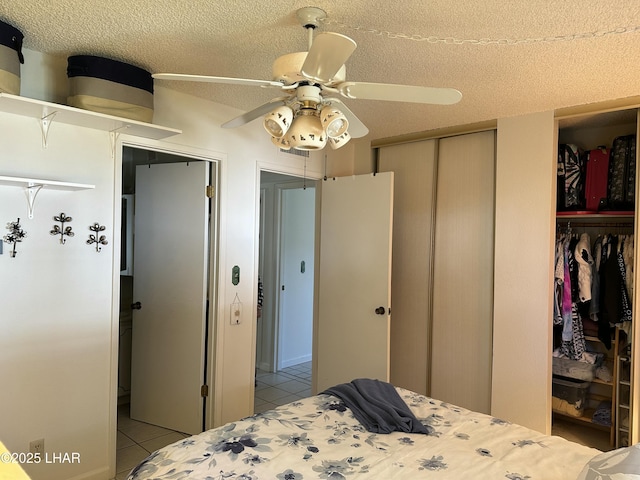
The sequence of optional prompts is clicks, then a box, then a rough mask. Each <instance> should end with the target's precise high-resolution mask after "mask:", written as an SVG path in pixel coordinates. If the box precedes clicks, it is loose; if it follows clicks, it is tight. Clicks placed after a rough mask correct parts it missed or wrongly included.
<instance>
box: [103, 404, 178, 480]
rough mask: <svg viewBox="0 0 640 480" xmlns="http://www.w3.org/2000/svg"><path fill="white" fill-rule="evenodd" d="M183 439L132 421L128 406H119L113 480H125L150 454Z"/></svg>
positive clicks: (174, 434) (170, 432) (174, 433)
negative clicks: (114, 475) (114, 476)
mask: <svg viewBox="0 0 640 480" xmlns="http://www.w3.org/2000/svg"><path fill="white" fill-rule="evenodd" d="M185 437H188V435H186V434H184V433H180V432H174V431H173V430H168V429H166V428H162V427H158V426H156V425H151V424H148V423H144V422H139V421H137V420H132V419H131V417H130V416H129V404H126V405H120V406H119V407H118V439H117V451H116V478H115V480H125V479H126V478H127V475H128V474H129V471H130V470H131V469H132V468H133V467H135V466H136V465H137V464H138V463H139V462H141V461H142V460H144V459H145V458H146V457H147V456H148V455H149V454H150V453H151V452H153V451H155V450H157V449H159V448H162V447H164V446H166V445H169V444H170V443H173V442H177V441H178V440H181V439H183V438H185Z"/></svg>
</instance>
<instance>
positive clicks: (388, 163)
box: [378, 140, 437, 394]
mask: <svg viewBox="0 0 640 480" xmlns="http://www.w3.org/2000/svg"><path fill="white" fill-rule="evenodd" d="M436 151H437V140H425V141H422V142H412V143H405V144H401V145H391V146H388V147H381V148H380V150H379V155H378V169H379V171H380V172H393V174H394V184H395V188H394V196H393V255H392V257H393V267H392V273H391V278H392V282H391V302H392V304H393V321H392V322H391V375H390V377H391V383H393V384H394V385H397V386H399V387H404V388H408V389H409V390H412V391H414V392H418V393H422V394H427V393H428V392H429V375H428V370H427V366H428V365H429V362H430V360H429V359H430V353H431V352H430V350H429V345H430V343H431V342H430V337H429V335H430V313H431V295H429V294H428V292H431V285H432V283H431V266H432V258H433V215H434V208H435V178H436Z"/></svg>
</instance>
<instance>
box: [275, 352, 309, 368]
mask: <svg viewBox="0 0 640 480" xmlns="http://www.w3.org/2000/svg"><path fill="white" fill-rule="evenodd" d="M311 358H312V357H311V354H309V355H303V356H301V357H296V358H290V359H288V360H283V361H282V366H281V367H280V369H283V368H287V367H293V366H294V365H299V364H301V363H306V362H310V361H311Z"/></svg>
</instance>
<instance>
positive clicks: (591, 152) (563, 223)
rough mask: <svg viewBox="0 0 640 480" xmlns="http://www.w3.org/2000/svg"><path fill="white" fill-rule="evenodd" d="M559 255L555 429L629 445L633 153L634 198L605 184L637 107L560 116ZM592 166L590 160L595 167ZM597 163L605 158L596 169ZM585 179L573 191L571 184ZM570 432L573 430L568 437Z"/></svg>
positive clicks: (595, 442)
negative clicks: (616, 149)
mask: <svg viewBox="0 0 640 480" xmlns="http://www.w3.org/2000/svg"><path fill="white" fill-rule="evenodd" d="M557 126H558V137H557V143H558V157H559V160H558V177H557V180H558V181H557V187H558V188H557V196H556V200H557V201H556V206H557V213H556V239H555V245H554V247H555V256H554V267H555V269H554V279H553V290H554V302H553V303H554V307H553V308H554V311H553V315H552V318H553V358H552V371H553V379H552V402H551V404H552V421H553V429H554V433H556V434H559V435H564V436H571V437H572V439H574V440H575V439H576V438H575V437H577V438H578V439H579V440H580V441H582V442H583V443H587V444H591V446H594V447H596V448H600V449H608V448H609V449H611V448H617V447H622V446H626V445H628V444H629V443H630V438H631V434H630V430H631V408H632V405H631V398H632V393H631V392H632V391H633V387H632V374H631V365H632V356H633V355H634V353H635V352H634V351H633V348H632V342H631V339H632V338H633V323H634V320H633V305H634V304H635V294H634V290H635V289H634V285H633V283H634V269H635V257H636V249H635V225H636V221H635V216H636V212H635V210H636V207H635V185H636V183H637V180H636V168H635V163H636V162H635V157H636V152H635V147H634V146H632V145H633V144H631V143H629V144H626V150H627V153H628V155H630V158H631V159H632V161H631V162H630V163H629V162H627V163H626V164H624V165H625V167H624V168H625V171H624V172H623V176H624V178H627V179H629V181H628V182H627V184H626V185H624V188H625V189H626V190H628V195H627V197H628V198H631V199H633V201H629V202H626V203H625V202H618V201H614V200H615V199H614V198H613V197H615V192H614V193H612V192H611V189H610V188H607V184H608V182H607V179H606V177H607V176H608V175H609V173H608V172H609V171H610V170H613V169H614V168H617V167H614V166H613V165H614V163H615V164H616V165H617V163H616V162H618V159H616V160H614V155H612V153H611V152H612V149H614V142H615V145H617V144H618V143H619V142H618V141H616V140H615V139H617V138H620V137H626V138H627V139H631V138H632V139H633V141H634V142H635V138H636V135H637V128H638V122H637V110H636V109H628V110H617V111H611V112H603V113H597V114H589V115H577V116H571V117H565V118H558V120H557ZM589 162H591V163H590V164H589ZM595 162H604V163H601V164H599V165H600V166H598V165H597V164H596V163H595ZM576 177H577V178H579V179H580V181H579V182H578V184H577V185H578V188H577V189H576V188H574V187H573V185H574V183H573V181H572V178H573V179H575V178H576ZM568 432H570V433H568Z"/></svg>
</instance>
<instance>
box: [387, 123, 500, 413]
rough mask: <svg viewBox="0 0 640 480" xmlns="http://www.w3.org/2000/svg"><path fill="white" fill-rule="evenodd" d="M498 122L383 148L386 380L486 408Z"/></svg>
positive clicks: (436, 396)
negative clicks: (389, 226)
mask: <svg viewBox="0 0 640 480" xmlns="http://www.w3.org/2000/svg"><path fill="white" fill-rule="evenodd" d="M495 142H496V134H495V130H485V131H479V132H475V133H468V134H462V135H452V136H451V135H450V136H447V137H443V138H431V139H425V140H420V141H414V142H410V143H404V144H397V145H390V146H384V147H380V148H379V150H378V171H380V172H387V171H393V172H394V182H395V185H394V209H393V216H394V217H393V247H392V248H393V251H392V257H393V261H392V279H393V280H392V285H391V309H392V315H391V335H390V337H391V382H392V383H394V384H396V385H398V386H401V387H404V388H409V389H411V390H414V391H416V392H420V393H425V394H427V395H431V396H433V397H434V398H437V399H439V400H443V401H446V402H450V403H453V404H456V405H460V406H463V407H466V408H470V409H472V410H476V411H480V412H485V413H489V410H490V405H491V361H492V321H493V262H494V255H493V244H494V236H493V235H494V234H493V232H494V208H495V201H494V199H495V194H494V191H495Z"/></svg>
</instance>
